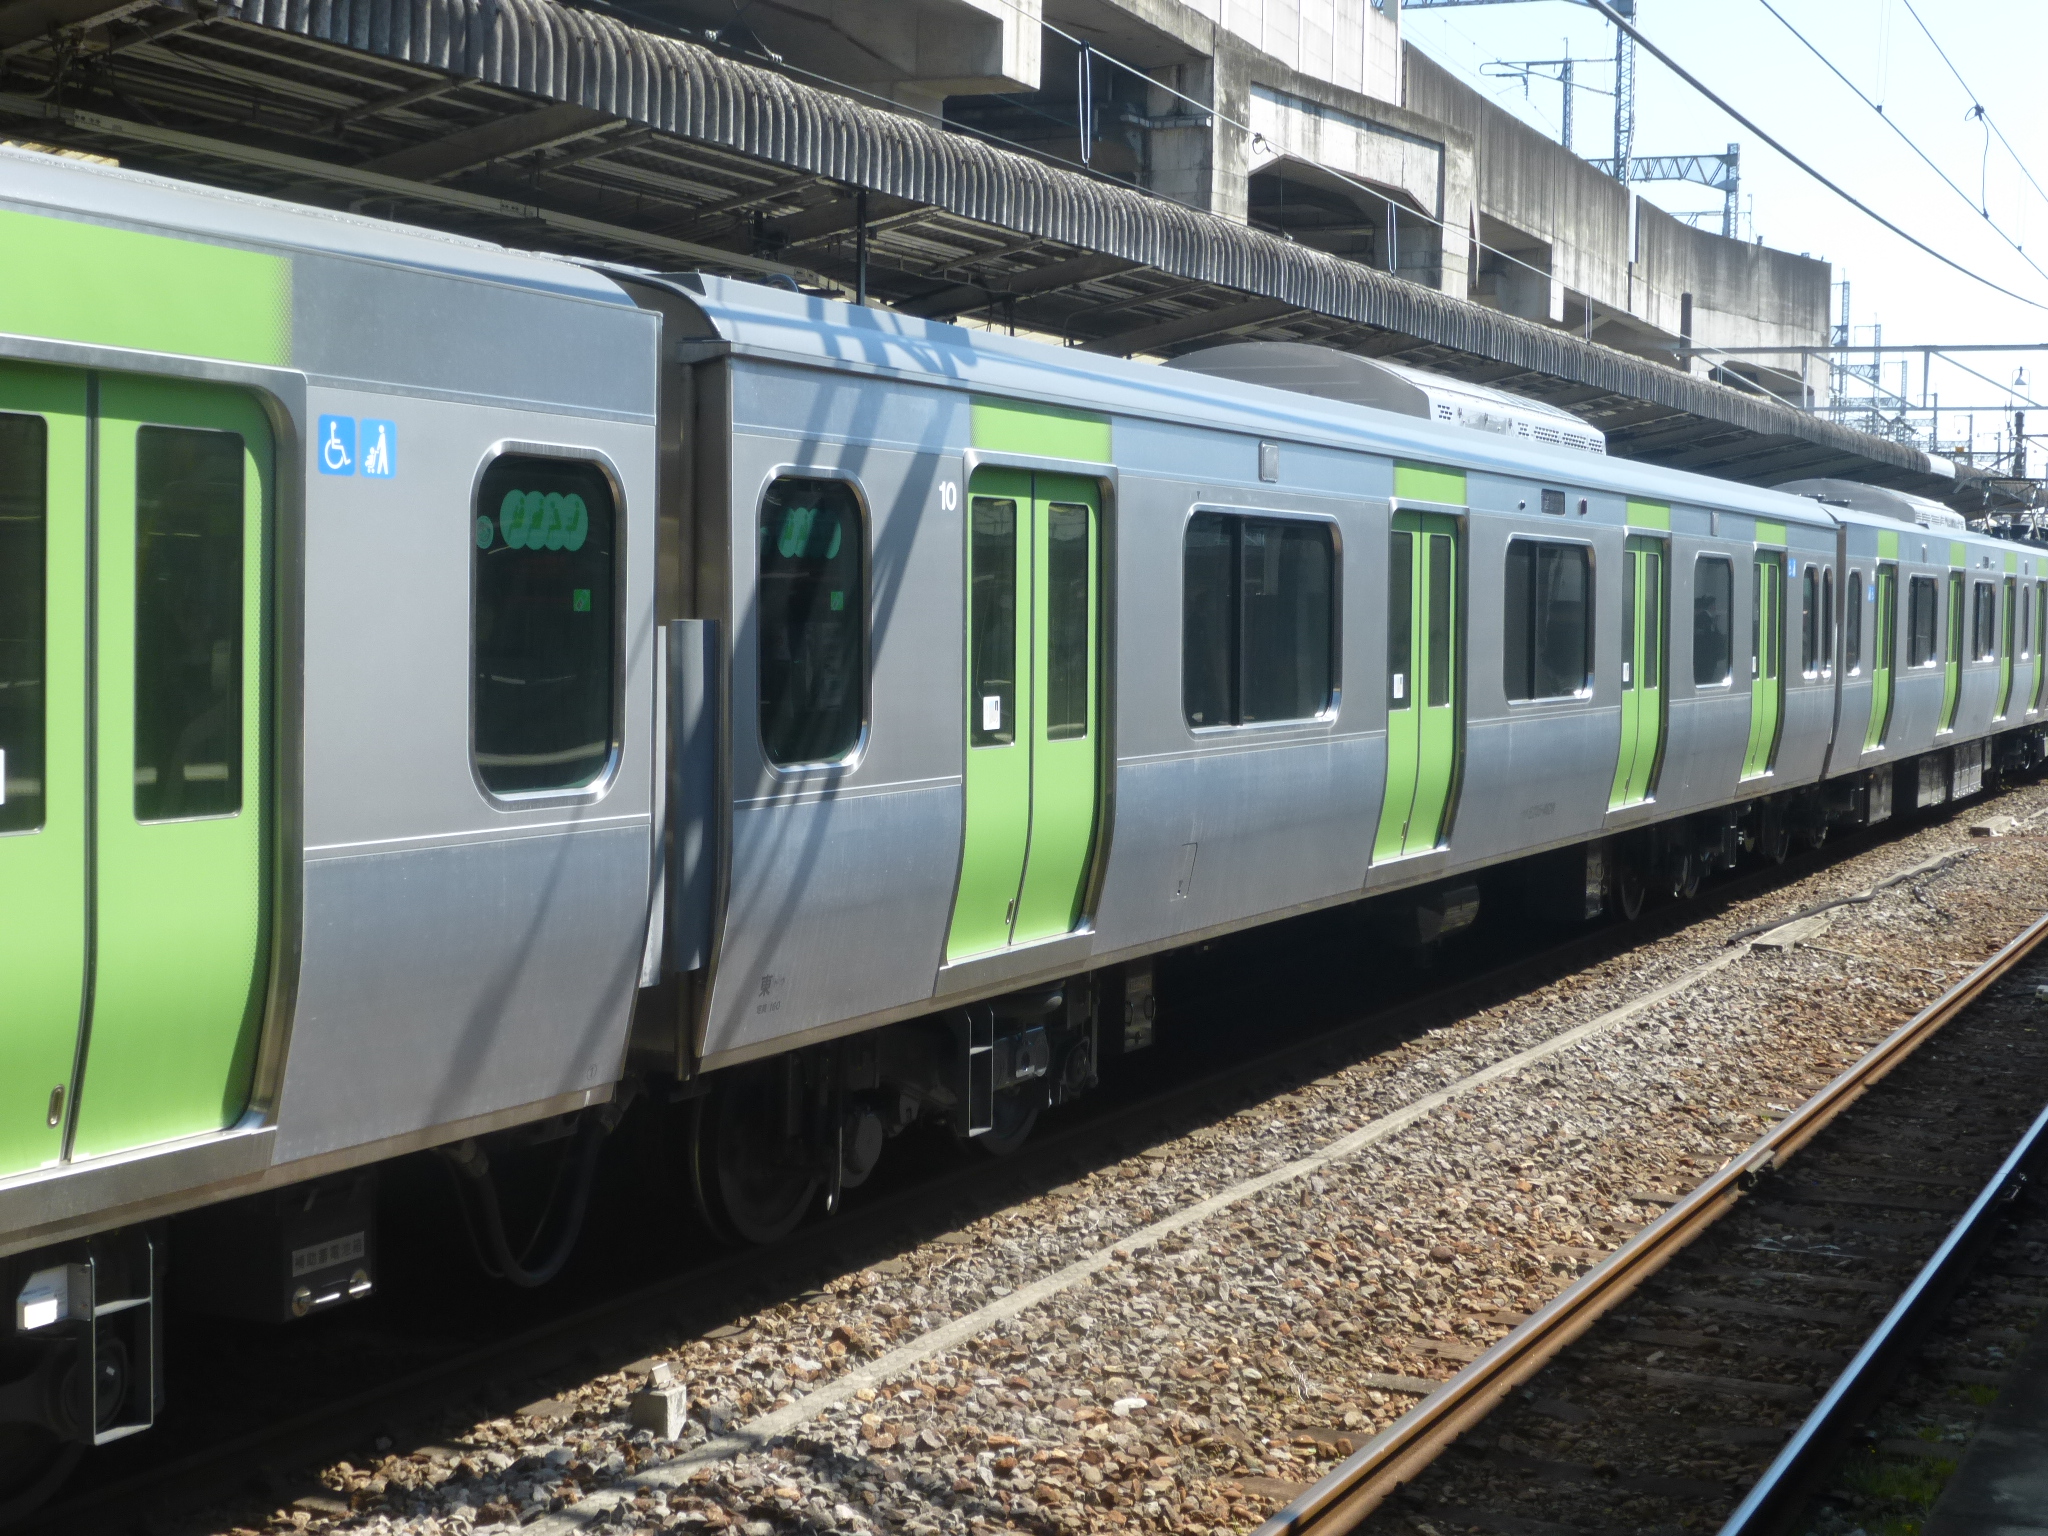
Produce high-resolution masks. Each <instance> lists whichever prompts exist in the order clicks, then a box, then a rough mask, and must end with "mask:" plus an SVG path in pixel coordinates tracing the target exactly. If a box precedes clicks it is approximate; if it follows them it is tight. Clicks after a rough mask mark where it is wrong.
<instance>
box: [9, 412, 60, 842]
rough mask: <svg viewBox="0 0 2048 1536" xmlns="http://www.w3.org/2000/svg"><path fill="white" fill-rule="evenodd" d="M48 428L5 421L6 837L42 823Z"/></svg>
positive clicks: (34, 421) (24, 419)
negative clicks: (10, 833) (7, 833)
mask: <svg viewBox="0 0 2048 1536" xmlns="http://www.w3.org/2000/svg"><path fill="white" fill-rule="evenodd" d="M48 439H49V428H48V426H47V425H46V424H45V423H44V421H43V418H42V417H40V416H17V415H6V416H0V832H32V831H34V830H35V829H36V828H38V827H40V826H42V824H43V805H44V798H43V749H44V741H45V737H46V735H47V731H48V725H47V720H46V711H47V708H48V705H47V700H46V690H45V682H46V678H47V672H48V654H47V650H46V646H47V621H46V619H45V608H46V606H47V599H48V594H47V590H46V583H47V581H48V576H47V573H46V560H47V547H48V543H49V523H48V519H49V507H48V498H49V487H48V474H47V470H48V459H49V443H48Z"/></svg>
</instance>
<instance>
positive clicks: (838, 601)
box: [832, 592, 846, 613]
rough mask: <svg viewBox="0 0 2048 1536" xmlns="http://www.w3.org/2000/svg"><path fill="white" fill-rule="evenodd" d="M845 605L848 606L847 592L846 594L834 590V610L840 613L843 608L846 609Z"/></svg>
mask: <svg viewBox="0 0 2048 1536" xmlns="http://www.w3.org/2000/svg"><path fill="white" fill-rule="evenodd" d="M845 607H846V594H845V593H844V592H834V593H833V594H832V611H833V612H834V613H839V612H841V611H842V610H843V609H844V608H845Z"/></svg>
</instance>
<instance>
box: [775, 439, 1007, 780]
mask: <svg viewBox="0 0 2048 1536" xmlns="http://www.w3.org/2000/svg"><path fill="white" fill-rule="evenodd" d="M1012 526H1013V528H1014V518H1013V519H1012ZM977 528H979V521H978V520H977ZM759 536H760V552H759V556H758V561H759V564H758V576H757V578H756V579H757V582H758V594H759V595H758V598H757V603H758V612H759V627H760V713H761V746H762V749H763V750H764V751H765V752H766V753H767V755H768V761H769V762H771V763H774V764H776V765H777V766H778V767H790V766H794V765H798V764H803V763H829V762H835V761H837V760H839V759H841V758H844V757H845V756H846V755H847V754H848V753H850V752H852V751H853V749H854V748H855V747H856V746H858V745H859V743H860V736H861V729H862V727H863V725H864V724H865V723H866V719H865V717H866V712H867V533H866V528H865V526H864V523H863V519H862V517H861V506H860V498H859V497H858V496H857V495H856V494H855V493H854V489H853V487H852V486H851V485H849V484H847V483H846V482H845V481H844V480H827V479H819V478H812V477H807V476H799V475H784V476H782V477H780V478H779V479H777V480H776V481H775V483H774V484H773V485H771V486H769V487H768V492H767V494H766V495H765V496H763V497H762V498H761V522H760V535H759ZM1013 537H1014V534H1013ZM1014 670H1015V669H1014V667H1012V668H1011V671H1012V672H1013V673H1014ZM1013 712H1014V711H1013ZM1000 724H1001V722H999V725H1000Z"/></svg>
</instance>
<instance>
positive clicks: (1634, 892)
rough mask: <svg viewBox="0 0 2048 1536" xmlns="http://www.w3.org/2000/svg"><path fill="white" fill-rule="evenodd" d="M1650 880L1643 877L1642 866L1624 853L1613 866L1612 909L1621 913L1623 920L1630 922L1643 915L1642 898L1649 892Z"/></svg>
mask: <svg viewBox="0 0 2048 1536" xmlns="http://www.w3.org/2000/svg"><path fill="white" fill-rule="evenodd" d="M1649 890H1650V882H1649V881H1647V880H1645V879H1644V878H1643V871H1642V867H1641V866H1640V865H1639V864H1637V863H1636V861H1635V860H1634V859H1631V858H1629V857H1627V856H1626V855H1624V856H1623V857H1622V858H1620V859H1619V860H1617V861H1616V863H1615V867H1614V909H1615V911H1617V912H1619V913H1620V914H1621V918H1622V921H1623V922H1626V923H1632V922H1634V921H1635V920H1636V919H1637V918H1639V917H1641V916H1642V915H1643V898H1644V897H1645V896H1647V895H1648V894H1649Z"/></svg>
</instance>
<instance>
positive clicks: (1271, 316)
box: [1081, 299, 1301, 357]
mask: <svg viewBox="0 0 2048 1536" xmlns="http://www.w3.org/2000/svg"><path fill="white" fill-rule="evenodd" d="M1300 312H1301V306H1300V305H1298V304H1289V303H1288V302H1287V301H1286V300H1285V299H1250V300H1247V301H1246V302H1245V303H1243V304H1232V305H1229V306H1228V307H1226V308H1224V309H1212V310H1208V311H1206V312H1205V313H1203V314H1199V315H1183V316H1182V317H1181V318H1180V319H1178V320H1162V321H1160V322H1158V323H1157V324H1156V325H1141V326H1139V327H1138V328H1137V329H1136V330H1130V331H1119V332H1118V333H1117V334H1116V335H1114V336H1104V337H1102V338H1101V339H1100V340H1098V341H1084V342H1082V343H1081V350H1082V351H1084V352H1109V353H1112V354H1115V355H1118V356H1122V357H1129V356H1131V355H1132V354H1133V353H1137V352H1156V351H1158V350H1159V348H1161V347H1172V346H1178V345H1179V344H1180V343H1181V342H1183V341H1194V340H1196V339H1197V338H1199V337H1203V336H1217V335H1221V334H1222V333H1223V332H1225V331H1240V330H1243V329H1244V328H1245V327H1246V326H1251V325H1265V324H1269V323H1271V322H1272V321H1275V320H1278V319H1279V318H1280V317H1281V316H1282V315H1293V314H1299V313H1300Z"/></svg>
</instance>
